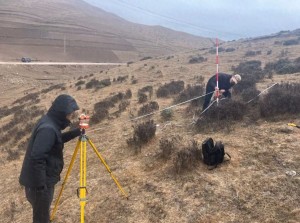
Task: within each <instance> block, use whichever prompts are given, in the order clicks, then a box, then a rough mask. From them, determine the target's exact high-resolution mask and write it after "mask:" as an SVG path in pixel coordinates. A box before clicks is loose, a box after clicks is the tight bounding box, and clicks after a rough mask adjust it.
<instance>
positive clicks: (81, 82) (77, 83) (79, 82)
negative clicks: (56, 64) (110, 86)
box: [75, 80, 85, 86]
mask: <svg viewBox="0 0 300 223" xmlns="http://www.w3.org/2000/svg"><path fill="white" fill-rule="evenodd" d="M82 84H85V81H83V80H80V81H78V82H76V83H75V86H79V85H82Z"/></svg>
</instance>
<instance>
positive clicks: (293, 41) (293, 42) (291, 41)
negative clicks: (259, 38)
mask: <svg viewBox="0 0 300 223" xmlns="http://www.w3.org/2000/svg"><path fill="white" fill-rule="evenodd" d="M298 44H299V40H298V39H289V40H285V41H283V45H284V46H291V45H298Z"/></svg>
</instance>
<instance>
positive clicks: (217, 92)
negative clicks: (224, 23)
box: [215, 38, 220, 105]
mask: <svg viewBox="0 0 300 223" xmlns="http://www.w3.org/2000/svg"><path fill="white" fill-rule="evenodd" d="M216 65H217V72H216V81H217V87H216V89H215V90H216V98H217V105H218V104H219V96H220V95H219V93H220V92H219V41H218V38H216Z"/></svg>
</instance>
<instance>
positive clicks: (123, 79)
mask: <svg viewBox="0 0 300 223" xmlns="http://www.w3.org/2000/svg"><path fill="white" fill-rule="evenodd" d="M127 78H128V75H125V76H119V77H118V78H117V81H118V82H121V83H122V82H123V81H126V80H127Z"/></svg>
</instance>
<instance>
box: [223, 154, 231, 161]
mask: <svg viewBox="0 0 300 223" xmlns="http://www.w3.org/2000/svg"><path fill="white" fill-rule="evenodd" d="M225 154H226V155H227V156H228V157H229V160H231V156H230V155H229V153H225ZM229 160H224V161H229Z"/></svg>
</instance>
